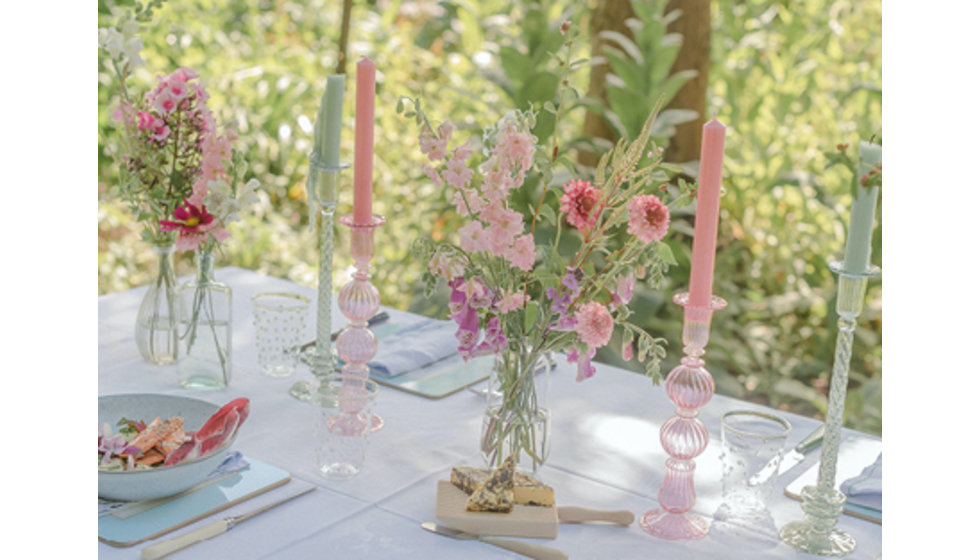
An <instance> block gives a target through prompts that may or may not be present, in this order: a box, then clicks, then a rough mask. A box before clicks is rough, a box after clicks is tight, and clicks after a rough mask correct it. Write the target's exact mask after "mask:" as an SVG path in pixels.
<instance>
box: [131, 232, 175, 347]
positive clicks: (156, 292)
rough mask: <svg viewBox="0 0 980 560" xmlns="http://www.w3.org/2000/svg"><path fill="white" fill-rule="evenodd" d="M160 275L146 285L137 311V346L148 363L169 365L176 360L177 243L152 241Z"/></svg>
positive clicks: (135, 331) (135, 333)
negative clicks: (175, 268) (175, 251)
mask: <svg viewBox="0 0 980 560" xmlns="http://www.w3.org/2000/svg"><path fill="white" fill-rule="evenodd" d="M153 251H154V252H155V253H156V255H157V275H156V278H155V279H154V280H153V282H152V283H150V285H149V286H148V287H147V289H146V293H145V294H144V295H143V301H142V302H140V307H139V311H137V313H136V328H135V329H134V336H135V338H136V347H137V348H138V349H139V352H140V355H141V356H143V359H144V360H146V362H147V363H151V364H157V365H168V364H172V363H174V362H176V361H177V275H176V273H175V272H174V244H173V243H160V244H154V245H153Z"/></svg>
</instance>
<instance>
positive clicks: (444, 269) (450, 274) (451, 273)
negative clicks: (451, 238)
mask: <svg viewBox="0 0 980 560" xmlns="http://www.w3.org/2000/svg"><path fill="white" fill-rule="evenodd" d="M463 268H464V266H463V262H462V260H461V259H460V258H457V257H456V256H453V255H447V254H446V253H440V252H438V251H437V252H436V253H435V254H434V255H432V258H431V259H429V270H430V271H432V273H433V274H436V275H438V276H441V277H443V278H445V279H446V280H447V281H448V280H452V279H453V278H456V277H458V276H462V275H463Z"/></svg>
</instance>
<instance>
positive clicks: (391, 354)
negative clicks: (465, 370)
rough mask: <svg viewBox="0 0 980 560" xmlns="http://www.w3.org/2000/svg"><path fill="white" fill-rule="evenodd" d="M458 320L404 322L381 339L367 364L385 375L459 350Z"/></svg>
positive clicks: (391, 375) (412, 367)
mask: <svg viewBox="0 0 980 560" xmlns="http://www.w3.org/2000/svg"><path fill="white" fill-rule="evenodd" d="M456 330H457V326H456V323H454V322H453V321H440V320H437V319H423V320H421V321H416V322H414V323H411V324H408V325H405V326H404V327H402V328H401V329H399V330H398V331H396V332H393V333H391V334H390V335H388V336H386V337H384V338H382V339H381V340H379V341H378V353H377V354H375V355H374V359H373V360H371V361H370V362H368V366H369V367H370V368H371V369H372V370H373V371H374V372H375V373H377V374H380V375H382V376H384V377H394V376H396V375H401V374H403V373H405V372H408V371H412V370H416V369H419V368H422V367H425V366H427V365H429V364H432V363H434V362H438V361H439V360H442V359H443V358H446V357H449V356H452V355H453V354H455V353H456V348H457V346H459V342H458V341H457V340H456Z"/></svg>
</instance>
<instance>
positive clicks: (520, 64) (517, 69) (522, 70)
mask: <svg viewBox="0 0 980 560" xmlns="http://www.w3.org/2000/svg"><path fill="white" fill-rule="evenodd" d="M500 66H501V67H503V69H504V73H505V74H507V77H508V78H510V81H511V83H513V84H514V85H515V87H518V86H520V85H521V84H523V83H524V82H526V81H527V79H528V77H529V76H530V75H531V70H532V68H531V65H530V64H529V63H528V57H527V55H525V54H522V53H521V52H520V51H518V50H517V49H515V48H513V47H500Z"/></svg>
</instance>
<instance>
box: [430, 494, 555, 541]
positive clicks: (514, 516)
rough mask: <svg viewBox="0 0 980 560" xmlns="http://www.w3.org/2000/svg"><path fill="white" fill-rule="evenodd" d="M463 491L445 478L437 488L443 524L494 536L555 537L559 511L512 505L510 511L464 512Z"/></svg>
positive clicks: (437, 506)
mask: <svg viewBox="0 0 980 560" xmlns="http://www.w3.org/2000/svg"><path fill="white" fill-rule="evenodd" d="M468 497H469V496H467V494H466V492H463V491H462V490H460V489H459V488H456V487H455V486H453V484H452V483H451V482H449V481H447V480H440V481H439V488H438V489H437V491H436V519H438V520H439V523H442V524H443V525H445V526H446V527H451V528H453V529H457V530H460V531H466V532H467V533H472V534H474V535H490V536H495V537H534V538H541V539H553V538H556V537H557V536H558V512H557V510H556V509H555V508H554V507H553V506H552V507H542V506H523V505H519V504H515V505H514V509H513V510H511V512H510V513H491V512H482V511H466V499H467V498H468Z"/></svg>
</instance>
